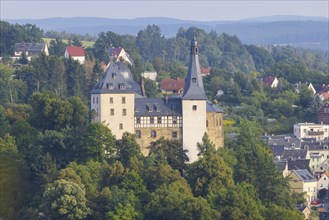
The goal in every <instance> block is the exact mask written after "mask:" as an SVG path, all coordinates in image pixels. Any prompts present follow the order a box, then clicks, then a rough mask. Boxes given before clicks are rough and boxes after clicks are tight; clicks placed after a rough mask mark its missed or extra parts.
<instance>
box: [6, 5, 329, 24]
mask: <svg viewBox="0 0 329 220" xmlns="http://www.w3.org/2000/svg"><path fill="white" fill-rule="evenodd" d="M0 5H1V11H0V12H1V14H0V18H1V19H16V18H50V17H81V16H86V17H106V18H123V19H130V18H136V17H173V18H180V19H188V20H200V21H211V20H239V19H244V18H252V17H259V16H270V15H301V16H321V17H329V9H328V8H329V1H328V0H322V1H317V0H314V1H313V0H309V1H297V0H296V1H291V0H276V1H268V0H258V1H247V0H240V1H234V0H233V1H232V0H231V1H218V0H213V1H199V0H194V1H188V0H180V1H172V0H167V1H158V0H153V1H152V0H149V1H138V0H131V1H113V0H107V1H106V0H103V1H86V0H85V1H78V0H76V1H64V0H61V1H47V0H39V1H28V0H21V1H12V0H0Z"/></svg>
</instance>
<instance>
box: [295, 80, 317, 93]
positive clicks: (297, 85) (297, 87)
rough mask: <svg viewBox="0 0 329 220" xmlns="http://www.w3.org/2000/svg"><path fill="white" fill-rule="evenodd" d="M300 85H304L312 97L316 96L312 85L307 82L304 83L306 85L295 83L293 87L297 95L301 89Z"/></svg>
mask: <svg viewBox="0 0 329 220" xmlns="http://www.w3.org/2000/svg"><path fill="white" fill-rule="evenodd" d="M302 85H305V86H306V87H307V88H308V89H309V90H310V91H311V92H312V93H313V95H315V94H316V90H315V88H314V86H313V84H312V83H309V82H306V83H301V82H298V83H295V84H294V86H295V90H296V92H297V93H299V92H300V89H301V86H302Z"/></svg>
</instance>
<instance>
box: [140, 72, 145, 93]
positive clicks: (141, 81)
mask: <svg viewBox="0 0 329 220" xmlns="http://www.w3.org/2000/svg"><path fill="white" fill-rule="evenodd" d="M140 84H141V85H140V86H141V89H142V96H144V97H146V93H145V87H144V77H143V76H141V78H140Z"/></svg>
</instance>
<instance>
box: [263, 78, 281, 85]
mask: <svg viewBox="0 0 329 220" xmlns="http://www.w3.org/2000/svg"><path fill="white" fill-rule="evenodd" d="M278 84H279V80H278V78H277V77H275V76H267V77H265V78H264V79H263V85H264V86H265V87H270V88H276V87H278Z"/></svg>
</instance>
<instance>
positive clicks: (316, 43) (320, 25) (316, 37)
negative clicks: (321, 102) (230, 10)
mask: <svg viewBox="0 0 329 220" xmlns="http://www.w3.org/2000/svg"><path fill="white" fill-rule="evenodd" d="M7 21H8V22H10V23H18V24H26V23H31V24H35V25H37V26H38V27H40V28H42V29H43V30H44V31H49V30H54V31H65V32H68V33H77V34H83V35H84V34H87V33H88V34H90V35H97V34H98V33H100V32H106V31H112V32H115V33H118V34H132V35H137V33H138V32H139V31H140V30H141V29H144V28H145V27H146V26H147V25H149V24H155V25H158V26H159V27H160V28H161V31H162V33H163V35H164V36H165V37H172V36H175V35H176V33H177V30H178V29H179V28H180V27H183V28H189V27H191V26H195V27H198V28H201V29H203V30H205V31H207V32H209V31H211V30H215V31H216V32H217V33H222V32H226V33H228V34H231V35H236V36H238V37H239V38H240V39H241V40H242V42H243V43H247V44H262V45H263V44H279V45H287V44H289V45H293V46H301V47H308V48H316V49H324V50H328V47H329V45H328V39H329V34H328V25H329V24H328V21H329V20H328V18H324V17H303V16H268V17H258V18H250V19H244V20H240V21H190V20H181V19H175V18H164V17H153V18H135V19H111V18H97V17H74V18H47V19H15V20H7Z"/></svg>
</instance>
